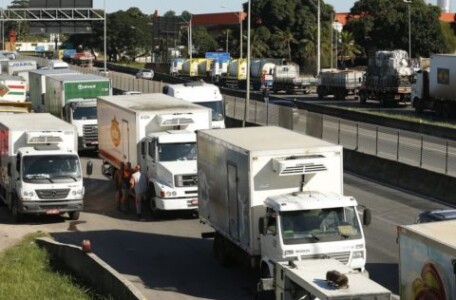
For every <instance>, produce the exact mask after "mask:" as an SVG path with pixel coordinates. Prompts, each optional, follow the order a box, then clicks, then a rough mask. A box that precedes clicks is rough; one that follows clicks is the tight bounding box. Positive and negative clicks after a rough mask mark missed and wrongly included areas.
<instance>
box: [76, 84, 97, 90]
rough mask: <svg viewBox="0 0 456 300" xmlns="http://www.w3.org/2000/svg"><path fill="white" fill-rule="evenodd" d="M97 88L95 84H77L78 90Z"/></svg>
mask: <svg viewBox="0 0 456 300" xmlns="http://www.w3.org/2000/svg"><path fill="white" fill-rule="evenodd" d="M96 87H97V86H96V85H95V84H92V85H88V84H78V90H85V89H94V88H96Z"/></svg>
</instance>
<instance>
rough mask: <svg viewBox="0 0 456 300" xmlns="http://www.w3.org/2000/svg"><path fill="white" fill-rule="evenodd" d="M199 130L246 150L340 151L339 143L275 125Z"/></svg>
mask: <svg viewBox="0 0 456 300" xmlns="http://www.w3.org/2000/svg"><path fill="white" fill-rule="evenodd" d="M200 132H201V133H203V134H207V135H209V136H212V137H214V138H216V139H220V140H223V141H225V142H227V143H229V144H233V145H236V146H237V147H240V148H242V149H245V150H248V151H277V150H291V149H296V150H298V149H299V150H302V149H306V148H309V149H310V148H312V149H314V148H316V147H324V148H333V149H334V150H338V151H342V146H340V145H336V144H332V143H330V142H326V141H324V140H321V139H318V138H314V137H311V136H309V135H304V134H301V133H297V132H295V131H292V130H289V129H285V128H282V127H277V126H256V127H243V128H229V129H223V130H219V129H209V130H201V131H200Z"/></svg>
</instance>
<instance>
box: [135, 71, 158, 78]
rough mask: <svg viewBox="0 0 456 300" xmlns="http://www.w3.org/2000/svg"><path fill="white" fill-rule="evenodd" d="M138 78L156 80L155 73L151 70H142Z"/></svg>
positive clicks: (137, 74) (137, 75)
mask: <svg viewBox="0 0 456 300" xmlns="http://www.w3.org/2000/svg"><path fill="white" fill-rule="evenodd" d="M136 78H137V79H139V78H142V79H151V80H152V78H154V71H153V70H150V69H142V70H140V71H139V72H138V73H136Z"/></svg>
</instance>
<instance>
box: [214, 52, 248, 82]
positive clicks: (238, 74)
mask: <svg viewBox="0 0 456 300" xmlns="http://www.w3.org/2000/svg"><path fill="white" fill-rule="evenodd" d="M246 85H247V60H246V59H244V58H239V59H233V60H230V61H229V62H228V67H227V71H226V74H225V75H222V77H221V78H220V86H223V87H228V88H234V89H245V87H246Z"/></svg>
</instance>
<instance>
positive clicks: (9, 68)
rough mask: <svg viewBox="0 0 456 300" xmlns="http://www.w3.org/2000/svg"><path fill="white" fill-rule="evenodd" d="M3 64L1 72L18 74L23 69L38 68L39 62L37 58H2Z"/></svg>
mask: <svg viewBox="0 0 456 300" xmlns="http://www.w3.org/2000/svg"><path fill="white" fill-rule="evenodd" d="M1 65H2V68H1V70H2V72H1V73H2V74H3V75H18V72H21V71H30V70H36V69H37V63H36V61H35V60H2V61H1ZM24 79H25V78H24Z"/></svg>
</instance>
